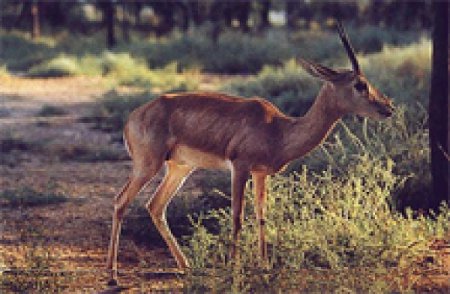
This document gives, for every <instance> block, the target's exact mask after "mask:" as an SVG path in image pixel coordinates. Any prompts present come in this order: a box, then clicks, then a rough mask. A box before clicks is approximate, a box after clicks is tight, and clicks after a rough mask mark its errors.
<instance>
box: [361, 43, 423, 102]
mask: <svg viewBox="0 0 450 294" xmlns="http://www.w3.org/2000/svg"><path fill="white" fill-rule="evenodd" d="M359 60H360V63H361V67H362V68H363V71H364V72H365V73H366V75H367V76H368V78H369V80H370V81H371V83H373V84H374V85H376V86H377V88H379V89H380V90H382V91H383V92H384V93H385V94H387V95H388V96H390V97H392V98H393V99H394V101H396V102H404V103H407V104H409V105H414V104H416V102H417V101H418V102H420V103H422V104H424V105H426V103H427V101H428V93H429V88H430V74H431V42H430V40H426V39H423V40H421V41H420V42H419V43H414V44H410V45H408V46H405V47H397V48H396V47H390V46H385V47H384V48H383V51H381V52H379V53H375V54H371V55H367V56H364V57H360V58H359Z"/></svg>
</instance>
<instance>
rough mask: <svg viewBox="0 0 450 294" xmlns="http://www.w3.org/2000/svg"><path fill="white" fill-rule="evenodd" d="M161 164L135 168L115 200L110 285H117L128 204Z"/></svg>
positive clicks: (110, 253) (110, 250) (108, 268)
mask: <svg viewBox="0 0 450 294" xmlns="http://www.w3.org/2000/svg"><path fill="white" fill-rule="evenodd" d="M160 167H161V163H158V164H157V163H156V162H155V163H153V164H148V165H145V164H144V163H141V164H139V165H138V167H136V166H135V167H134V168H133V173H132V175H131V177H130V179H129V180H128V182H127V183H126V184H125V185H124V186H123V188H122V190H121V192H120V193H119V194H117V196H116V198H115V199H114V213H113V220H112V228H111V239H110V243H109V250H108V260H107V270H109V282H108V284H109V285H116V284H117V251H118V246H119V236H120V229H121V225H122V220H123V215H124V212H125V209H126V208H127V206H128V204H129V203H130V202H131V201H132V200H133V199H134V197H136V195H137V194H138V193H139V192H140V191H141V190H142V188H143V187H144V186H145V184H147V183H148V182H149V181H150V179H151V178H152V177H153V176H154V175H155V174H156V173H157V171H158V170H159V169H160Z"/></svg>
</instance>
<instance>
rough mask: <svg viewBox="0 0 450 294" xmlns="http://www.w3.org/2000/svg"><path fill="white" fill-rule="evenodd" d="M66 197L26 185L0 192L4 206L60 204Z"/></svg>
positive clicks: (66, 199)
mask: <svg viewBox="0 0 450 294" xmlns="http://www.w3.org/2000/svg"><path fill="white" fill-rule="evenodd" d="M66 201H68V197H67V196H65V195H63V194H59V193H55V192H53V191H46V192H41V191H36V190H34V189H31V188H28V187H19V188H17V189H10V190H4V191H1V192H0V202H1V204H2V206H5V207H35V206H45V205H54V204H60V203H64V202H66Z"/></svg>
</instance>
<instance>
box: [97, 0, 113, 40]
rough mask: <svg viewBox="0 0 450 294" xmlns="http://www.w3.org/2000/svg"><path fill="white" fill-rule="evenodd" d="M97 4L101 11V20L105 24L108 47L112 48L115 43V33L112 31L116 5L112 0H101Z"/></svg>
mask: <svg viewBox="0 0 450 294" xmlns="http://www.w3.org/2000/svg"><path fill="white" fill-rule="evenodd" d="M99 6H100V8H101V10H102V12H103V21H104V24H105V25H106V42H107V45H108V48H112V47H114V46H115V45H116V43H117V41H116V34H115V31H114V22H115V21H114V19H115V15H116V7H115V4H114V3H113V2H112V1H108V0H106V1H105V0H102V1H100V3H99Z"/></svg>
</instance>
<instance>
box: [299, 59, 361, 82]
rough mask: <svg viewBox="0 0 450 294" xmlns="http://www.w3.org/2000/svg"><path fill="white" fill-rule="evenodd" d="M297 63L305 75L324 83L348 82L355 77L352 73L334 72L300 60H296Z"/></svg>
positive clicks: (322, 66)
mask: <svg viewBox="0 0 450 294" xmlns="http://www.w3.org/2000/svg"><path fill="white" fill-rule="evenodd" d="M297 61H298V63H299V64H300V65H301V67H303V69H304V70H305V71H306V72H307V73H309V74H310V75H312V76H313V77H316V78H319V79H321V80H324V81H329V82H333V83H339V82H348V81H351V80H352V79H353V78H354V76H355V74H354V73H353V72H352V71H336V70H334V69H331V68H329V67H326V66H324V65H321V64H318V63H315V62H312V61H308V60H305V59H302V58H299V59H297Z"/></svg>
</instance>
